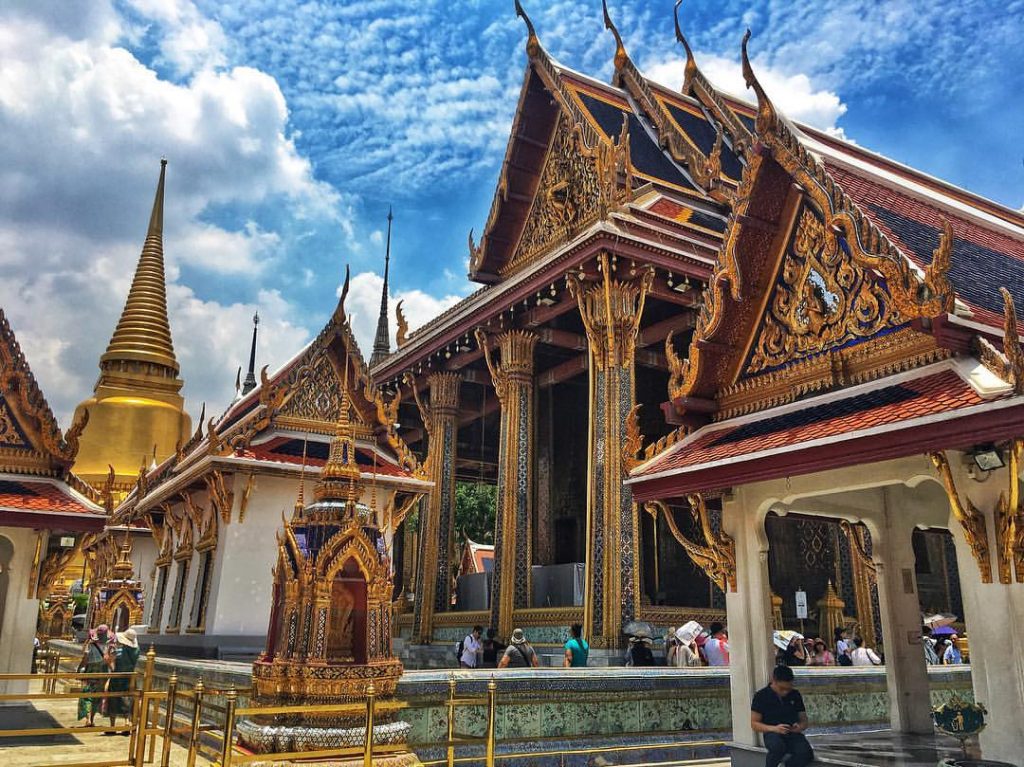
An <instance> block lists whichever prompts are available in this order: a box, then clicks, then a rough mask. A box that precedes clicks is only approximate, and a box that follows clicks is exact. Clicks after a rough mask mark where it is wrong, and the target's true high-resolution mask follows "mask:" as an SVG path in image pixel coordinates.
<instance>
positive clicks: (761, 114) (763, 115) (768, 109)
mask: <svg viewBox="0 0 1024 767" xmlns="http://www.w3.org/2000/svg"><path fill="white" fill-rule="evenodd" d="M748 40H750V30H749V29H748V30H747V31H746V34H744V35H743V43H742V45H741V46H740V50H741V53H742V57H743V81H744V82H745V83H746V84H747V87H748V88H753V89H754V93H755V94H756V95H757V122H756V127H757V132H758V133H759V134H762V135H763V134H765V133H767V132H768V131H770V130H771V129H772V128H774V127H775V123H776V121H777V119H778V114H777V113H776V111H775V105H774V104H772V101H771V99H770V98H768V94H767V93H765V91H764V88H763V87H761V83H760V82H759V81H758V79H757V75H755V74H754V68H753V67H752V66H751V65H750V57H749V56H748V55H747V41H748Z"/></svg>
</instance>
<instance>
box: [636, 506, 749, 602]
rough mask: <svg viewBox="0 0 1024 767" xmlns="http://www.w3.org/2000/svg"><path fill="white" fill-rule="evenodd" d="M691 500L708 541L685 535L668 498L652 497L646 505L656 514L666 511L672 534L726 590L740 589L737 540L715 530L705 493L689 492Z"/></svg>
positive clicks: (647, 509)
mask: <svg viewBox="0 0 1024 767" xmlns="http://www.w3.org/2000/svg"><path fill="white" fill-rule="evenodd" d="M687 501H688V502H689V504H690V511H691V512H692V514H693V518H694V520H695V521H696V523H697V526H698V527H699V528H700V531H701V535H702V536H703V537H704V541H705V544H704V545H702V544H699V543H695V542H693V541H691V540H690V539H689V538H687V537H686V536H685V535H683V533H682V531H680V529H679V526H678V525H677V524H676V519H675V516H674V515H673V514H672V510H671V509H670V508H669V507H668V505H667V504H665V502H664V501H648V502H647V503H645V504H644V509H645V510H646V511H647V512H648V513H650V514H652V515H653V516H655V517H657V516H658V512H661V513H662V514H663V515H664V517H665V524H666V525H668V529H669V532H671V533H672V537H673V538H675V539H676V541H678V542H679V545H680V546H682V547H683V551H685V552H686V554H687V556H689V557H690V559H691V560H692V561H693V563H694V564H695V565H697V567H699V568H700V569H701V570H703V571H704V572H705V573H707V576H708V578H710V579H711V581H712V582H713V583H714V584H715V585H716V586H718V588H720V589H721V590H722V591H736V542H735V541H734V540H733V539H732V536H730V535H729V534H728V533H726V532H725V531H724V530H715V529H714V528H713V527H712V526H711V515H710V514H709V513H708V508H707V504H706V503H705V501H704V496H702V495H700V494H699V493H694V494H693V495H689V496H687Z"/></svg>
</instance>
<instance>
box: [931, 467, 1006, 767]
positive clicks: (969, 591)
mask: <svg viewBox="0 0 1024 767" xmlns="http://www.w3.org/2000/svg"><path fill="white" fill-rule="evenodd" d="M950 464H951V466H952V468H953V473H954V477H956V484H957V487H958V488H959V489H960V493H961V497H964V495H966V496H967V497H969V498H970V499H971V501H972V502H973V503H974V505H975V506H976V507H977V508H978V510H979V511H981V512H982V514H983V515H984V517H985V525H986V531H987V533H988V539H989V550H990V553H991V562H992V583H983V582H982V580H981V573H980V570H979V569H978V562H977V560H976V559H975V557H974V553H973V552H972V551H971V548H970V546H969V545H968V544H967V542H966V540H965V539H964V534H963V529H962V528H961V527H960V524H959V523H958V522H957V521H956V520H955V519H954V518H953V517H952V515H951V517H950V521H949V527H950V530H951V531H952V533H953V540H954V541H955V543H956V559H957V566H958V568H959V571H960V593H961V595H962V596H963V602H964V613H965V615H964V616H963V617H964V619H965V621H966V623H967V634H968V639H969V641H970V650H971V679H972V681H973V685H974V698H975V700H976V701H977V702H978V703H982V704H984V705H985V708H986V709H988V719H987V721H988V727H986V728H985V730H984V731H983V732H982V733H981V736H980V739H981V751H982V756H983V757H984V758H985V759H992V760H995V761H1003V762H1010V763H1011V764H1018V763H1019V762H1020V758H1021V754H1022V753H1024V727H1022V725H1021V723H1022V722H1024V584H1020V583H1013V584H1001V583H999V574H998V567H997V566H996V556H995V551H996V538H995V529H996V525H995V514H994V513H993V510H994V509H995V506H996V503H997V502H998V498H999V493H1000V492H1001V491H1004V490H1005V488H1006V486H1007V479H1008V477H1007V474H1008V472H1007V470H1006V469H1000V470H997V471H993V472H991V474H990V475H989V476H988V478H987V479H986V480H985V481H984V482H977V481H975V480H973V479H970V478H969V477H968V476H967V473H966V472H965V471H964V470H963V469H962V466H961V463H960V460H959V457H954V456H953V455H952V454H950Z"/></svg>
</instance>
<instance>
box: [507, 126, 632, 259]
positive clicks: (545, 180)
mask: <svg viewBox="0 0 1024 767" xmlns="http://www.w3.org/2000/svg"><path fill="white" fill-rule="evenodd" d="M628 128H629V123H628V121H627V120H626V119H625V118H624V119H623V123H622V131H621V132H620V134H619V136H618V138H617V139H616V140H614V141H612V140H609V139H606V138H604V137H596V139H595V140H594V141H593V143H589V142H588V140H587V138H586V137H585V135H584V132H583V131H582V129H581V128H580V127H579V125H578V124H577V125H575V126H574V125H573V124H572V123H570V121H569V118H568V117H567V116H566V115H565V114H563V115H562V116H561V117H560V118H559V121H558V126H557V127H556V129H555V135H554V138H553V139H552V144H551V147H550V148H549V150H548V156H547V159H546V160H545V163H544V168H543V170H542V171H541V178H540V183H539V184H538V187H537V194H536V197H535V198H534V201H533V207H532V208H531V209H530V213H529V215H528V216H527V220H526V226H525V227H524V229H523V233H522V235H521V236H520V238H519V244H518V246H517V248H516V252H515V255H514V256H513V258H512V259H511V260H510V261H509V263H508V265H507V266H505V267H504V268H503V269H502V271H501V273H502V275H503V276H507V275H509V274H512V273H513V272H515V271H517V270H518V269H519V268H520V267H522V266H523V265H524V264H526V263H528V262H529V261H530V260H532V259H533V258H534V257H535V256H536V255H537V254H539V253H541V252H542V251H544V250H547V249H548V248H550V247H551V246H552V245H553V244H555V243H560V242H567V241H568V240H569V238H570V237H572V236H573V235H574V234H577V233H578V232H581V231H582V230H583V229H585V228H586V227H587V226H589V225H590V224H591V223H593V222H594V221H596V220H598V219H599V218H605V217H607V215H608V213H609V212H610V211H612V210H613V209H615V208H616V207H618V206H619V205H622V204H624V203H625V202H628V200H629V197H630V194H631V190H632V183H633V182H632V166H631V164H630V160H629V132H628Z"/></svg>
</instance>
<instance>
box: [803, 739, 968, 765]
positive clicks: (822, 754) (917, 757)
mask: <svg viewBox="0 0 1024 767" xmlns="http://www.w3.org/2000/svg"><path fill="white" fill-rule="evenodd" d="M810 741H811V745H812V746H813V747H814V755H815V757H816V758H818V759H823V760H835V761H838V762H843V763H844V764H860V765H866V766H867V767H935V766H936V765H937V764H938V763H939V762H940V761H941V760H942V759H956V758H959V757H962V756H963V753H962V752H961V750H960V744H959V742H958V741H956V740H954V739H953V738H948V737H945V736H942V735H904V734H900V733H893V732H890V731H888V730H881V731H877V732H860V733H854V734H849V735H818V736H815V737H812V738H810ZM968 753H970V749H968Z"/></svg>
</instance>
